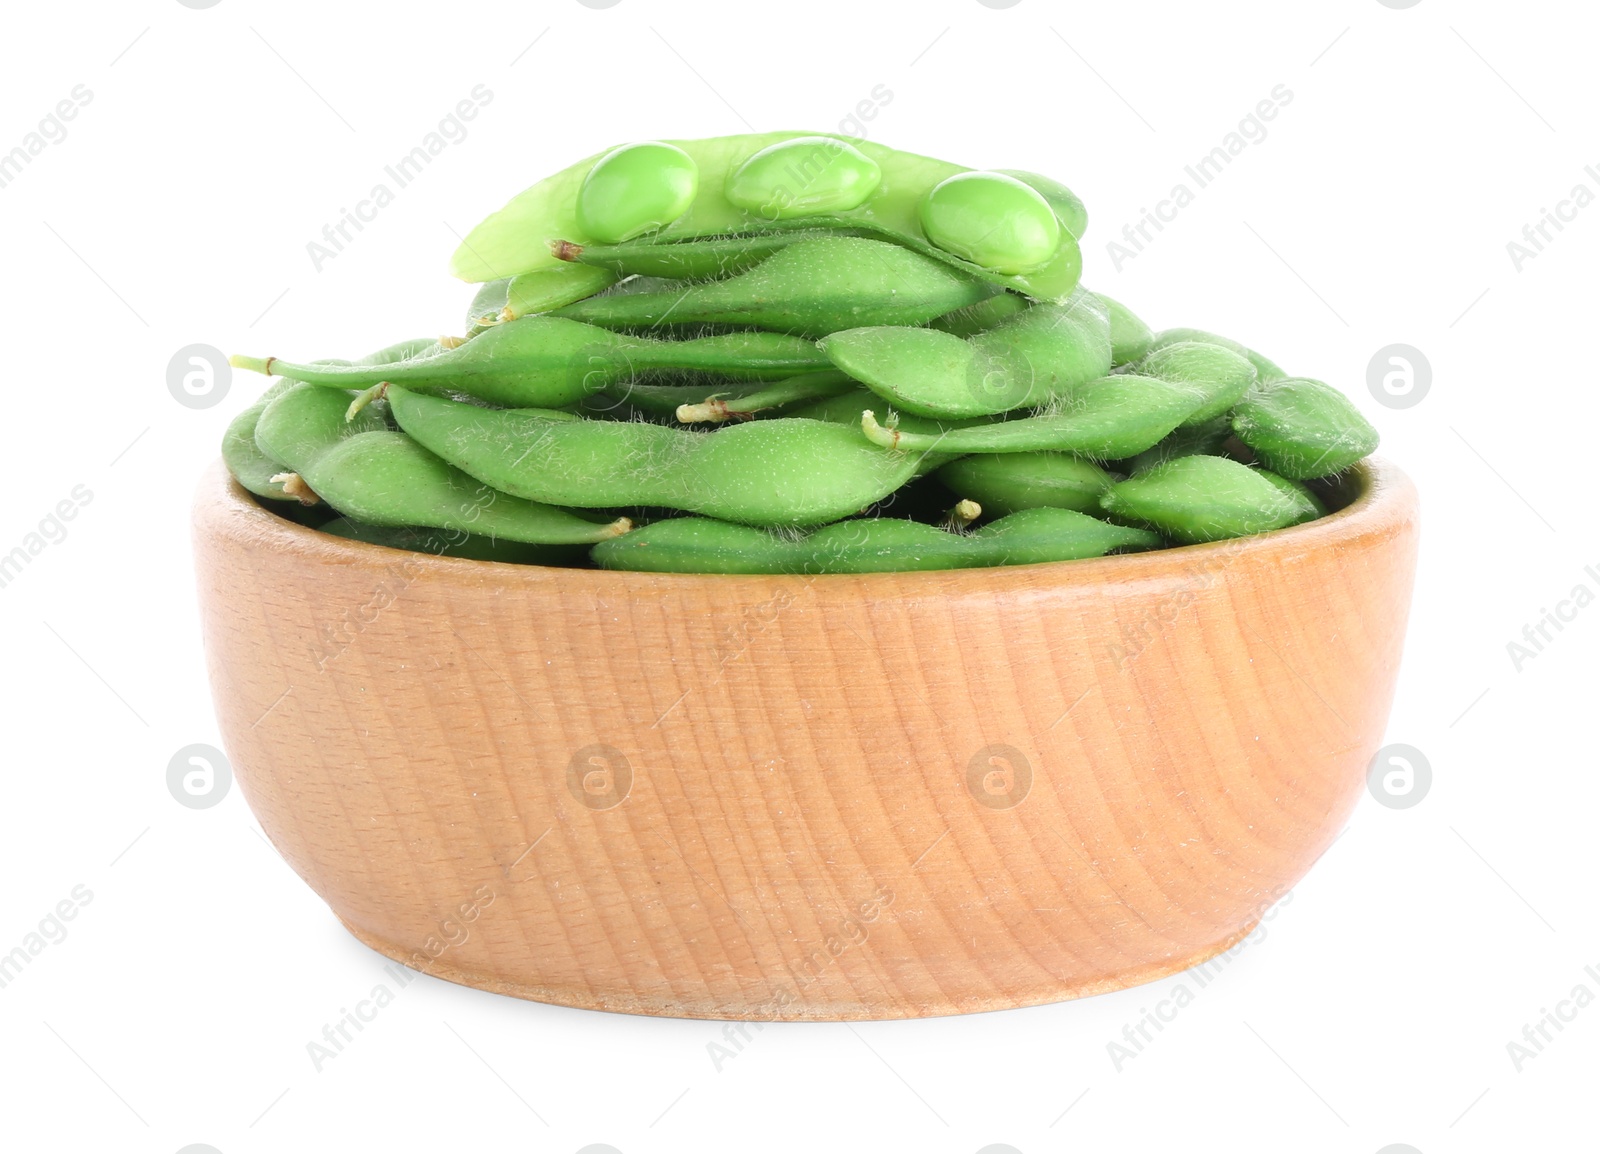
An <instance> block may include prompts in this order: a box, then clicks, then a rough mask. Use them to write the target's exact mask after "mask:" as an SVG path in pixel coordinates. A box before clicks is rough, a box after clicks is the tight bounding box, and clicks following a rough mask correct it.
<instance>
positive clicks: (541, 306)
mask: <svg viewBox="0 0 1600 1154" xmlns="http://www.w3.org/2000/svg"><path fill="white" fill-rule="evenodd" d="M616 282H617V274H616V273H614V272H612V271H611V270H610V269H605V268H598V267H591V266H589V265H582V264H566V265H560V266H557V267H556V268H541V269H536V270H535V271H533V272H529V273H523V274H522V275H521V276H514V277H506V278H503V279H501V280H494V281H489V282H488V283H487V284H485V285H484V286H483V287H482V288H480V289H479V290H478V292H477V295H475V296H474V297H473V298H472V305H471V307H470V308H469V309H468V312H467V335H468V336H477V335H478V333H480V332H482V331H483V330H484V329H486V328H488V327H490V326H491V325H497V324H502V323H504V322H505V321H514V320H516V319H517V318H518V317H528V316H533V315H535V314H537V313H544V312H550V311H551V310H552V309H558V308H561V307H563V306H564V305H570V304H574V303H575V302H577V301H581V300H583V299H585V298H586V297H591V296H593V295H594V294H595V293H597V292H602V291H604V290H605V289H608V288H610V287H611V286H612V285H613V284H615V283H616Z"/></svg>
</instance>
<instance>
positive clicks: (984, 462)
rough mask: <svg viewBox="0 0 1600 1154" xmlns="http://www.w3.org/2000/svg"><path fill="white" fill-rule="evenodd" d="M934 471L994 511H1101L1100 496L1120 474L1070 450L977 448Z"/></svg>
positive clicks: (950, 485) (954, 488)
mask: <svg viewBox="0 0 1600 1154" xmlns="http://www.w3.org/2000/svg"><path fill="white" fill-rule="evenodd" d="M936 476H937V477H938V478H939V480H940V481H942V482H943V483H944V484H945V486H946V487H947V488H949V489H950V491H951V492H953V493H959V494H960V495H961V496H963V497H969V498H971V499H973V500H975V501H977V502H978V504H980V505H982V506H983V508H984V510H985V511H986V512H988V513H991V514H999V515H1001V516H1004V515H1006V514H1008V513H1015V512H1018V511H1019V510H1022V509H1072V510H1075V511H1076V512H1079V513H1098V512H1099V510H1100V497H1101V495H1102V494H1103V493H1105V491H1106V490H1107V489H1109V488H1110V487H1111V485H1112V483H1113V482H1114V481H1115V480H1116V477H1115V476H1114V475H1113V474H1111V473H1108V472H1106V471H1105V470H1104V469H1102V468H1101V467H1100V466H1099V465H1097V464H1095V463H1094V462H1093V461H1088V460H1085V459H1084V458H1082V457H1075V456H1073V455H1072V454H1070V453H1056V452H1035V453H978V454H974V455H973V456H970V457H960V458H958V459H956V460H954V461H951V462H950V463H949V464H948V465H944V466H941V467H940V469H939V471H938V473H937V474H936Z"/></svg>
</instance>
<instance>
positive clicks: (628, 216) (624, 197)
mask: <svg viewBox="0 0 1600 1154" xmlns="http://www.w3.org/2000/svg"><path fill="white" fill-rule="evenodd" d="M699 186H700V170H699V166H698V165H696V164H695V162H694V158H693V157H692V156H690V155H689V154H688V153H687V152H685V151H684V150H683V149H681V148H679V147H677V146H676V145H673V144H666V143H664V142H662V141H659V140H647V141H642V142H640V143H638V144H624V145H623V146H622V147H621V148H615V149H612V150H611V151H610V152H608V153H606V154H605V155H604V156H602V157H601V158H600V159H599V160H597V161H595V163H594V166H593V167H591V168H590V169H589V171H588V173H587V174H586V175H585V176H584V178H583V185H582V186H581V187H580V188H579V189H578V197H577V220H578V225H579V227H580V228H581V229H582V230H583V235H584V236H585V237H588V238H592V239H594V240H597V241H600V242H601V243H603V244H618V243H620V242H621V241H625V240H632V239H633V238H634V237H636V236H642V235H644V234H645V233H647V232H656V231H658V230H660V229H662V228H665V227H666V226H667V225H669V224H671V223H672V222H673V221H675V220H677V219H678V218H679V217H680V216H682V215H683V214H684V213H685V212H687V211H688V210H689V206H690V205H691V204H693V203H694V197H695V193H696V192H697V191H698V190H699ZM516 271H518V272H521V271H527V270H521V269H519V270H516Z"/></svg>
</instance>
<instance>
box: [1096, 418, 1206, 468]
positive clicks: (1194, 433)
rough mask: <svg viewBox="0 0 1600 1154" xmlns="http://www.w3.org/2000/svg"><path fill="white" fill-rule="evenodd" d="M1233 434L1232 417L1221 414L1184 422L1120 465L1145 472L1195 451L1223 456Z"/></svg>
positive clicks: (1192, 453) (1193, 453) (1196, 452)
mask: <svg viewBox="0 0 1600 1154" xmlns="http://www.w3.org/2000/svg"><path fill="white" fill-rule="evenodd" d="M1232 436H1233V416H1232V414H1231V413H1223V414H1222V415H1221V416H1220V417H1213V418H1212V419H1211V420H1209V421H1203V422H1201V423H1199V424H1191V423H1189V422H1187V421H1186V422H1184V423H1183V424H1182V425H1180V426H1179V427H1178V428H1176V429H1174V430H1173V431H1172V432H1170V433H1168V434H1167V435H1166V436H1165V437H1162V438H1161V440H1160V442H1158V443H1157V444H1156V445H1154V446H1152V447H1151V448H1148V449H1146V450H1145V451H1144V452H1142V453H1140V454H1138V455H1137V456H1135V457H1131V458H1129V459H1128V460H1127V461H1126V462H1124V464H1123V468H1124V469H1126V470H1127V472H1129V473H1135V474H1136V473H1145V472H1148V471H1150V470H1151V469H1153V468H1155V467H1156V466H1157V465H1160V464H1163V463H1165V462H1167V461H1175V460H1177V459H1178V458H1179V457H1193V456H1196V455H1197V454H1199V455H1206V456H1212V457H1216V456H1222V455H1224V450H1225V449H1226V447H1227V444H1228V440H1229V439H1230V438H1231V437H1232Z"/></svg>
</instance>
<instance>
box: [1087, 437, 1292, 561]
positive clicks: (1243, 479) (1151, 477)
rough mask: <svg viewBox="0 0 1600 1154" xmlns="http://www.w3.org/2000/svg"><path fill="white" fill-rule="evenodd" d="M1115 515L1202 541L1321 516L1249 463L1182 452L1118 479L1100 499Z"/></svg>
mask: <svg viewBox="0 0 1600 1154" xmlns="http://www.w3.org/2000/svg"><path fill="white" fill-rule="evenodd" d="M1100 504H1101V508H1103V509H1104V510H1105V511H1106V512H1107V513H1110V514H1111V515H1112V516H1113V517H1119V518H1123V519H1125V520H1129V521H1135V522H1138V523H1140V524H1144V525H1149V526H1150V527H1152V528H1154V529H1156V530H1158V531H1160V532H1161V533H1163V534H1164V535H1166V536H1168V537H1171V538H1172V539H1173V540H1175V541H1182V542H1185V543H1186V544H1200V543H1203V542H1206V541H1221V540H1224V539H1226V538H1229V537H1248V536H1250V535H1251V534H1253V533H1264V532H1266V531H1267V530H1269V529H1282V528H1284V527H1286V526H1289V525H1296V524H1299V523H1300V522H1301V521H1305V520H1309V519H1310V518H1311V517H1314V516H1316V513H1315V510H1314V509H1309V508H1308V506H1307V504H1306V502H1305V501H1304V500H1303V499H1300V498H1299V497H1298V495H1297V494H1293V493H1291V492H1289V491H1287V490H1285V489H1284V488H1283V487H1281V486H1279V485H1277V484H1275V483H1274V482H1272V481H1270V480H1268V479H1267V478H1266V476H1265V475H1264V474H1262V473H1261V472H1260V471H1259V470H1257V469H1252V468H1250V467H1249V466H1248V465H1241V464H1239V462H1237V461H1230V460H1228V459H1227V458H1226V457H1203V456H1195V457H1183V458H1180V459H1179V460H1176V461H1168V462H1166V463H1165V464H1163V465H1158V466H1157V467H1155V468H1154V469H1151V470H1150V471H1149V472H1148V473H1141V474H1140V475H1138V476H1136V477H1130V478H1128V479H1127V480H1126V481H1119V482H1118V483H1117V484H1115V485H1113V486H1112V487H1111V490H1110V492H1108V493H1106V495H1105V496H1104V497H1102V498H1101V501H1100Z"/></svg>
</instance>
